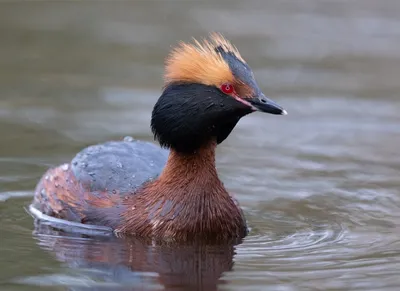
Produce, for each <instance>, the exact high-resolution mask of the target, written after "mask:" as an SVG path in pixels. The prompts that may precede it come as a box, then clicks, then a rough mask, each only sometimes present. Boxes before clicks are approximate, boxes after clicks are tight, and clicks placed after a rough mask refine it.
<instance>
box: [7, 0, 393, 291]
mask: <svg viewBox="0 0 400 291" xmlns="http://www.w3.org/2000/svg"><path fill="white" fill-rule="evenodd" d="M399 19H400V2H398V1H394V0H393V1H389V0H387V1H378V0H374V1H373V0H355V1H339V0H336V1H334V0H331V1H318V0H306V1H296V0H286V1H281V0H275V1H234V0H232V1H177V0H176V1H150V0H149V1H1V2H0V39H1V42H0V136H1V139H0V233H1V235H0V288H1V289H2V290H39V289H42V288H45V290H61V289H68V288H69V289H70V290H158V289H160V288H165V289H167V290H257V291H258V290H284V291H289V290H335V291H337V290H385V291H387V290H398V289H399V287H400V276H399V275H400V271H399V268H400V239H399V236H400V214H399V213H400V212H399V208H400V190H399V189H400V180H399V173H400V156H399V155H398V149H399V146H400V117H399V114H398V112H399V110H400V99H399V94H400V83H399V82H398V76H400V50H399V47H400V20H399ZM211 30H218V31H221V32H223V33H224V34H225V35H226V36H227V37H228V38H229V39H231V40H232V41H233V42H234V43H235V45H236V46H238V48H239V49H240V51H241V53H242V55H243V56H244V58H245V59H246V60H247V61H248V63H249V64H250V65H251V66H252V68H253V69H254V71H255V74H256V77H257V79H258V82H259V83H260V86H261V87H262V89H263V91H264V92H265V94H266V95H267V96H270V97H271V98H272V99H274V100H276V101H277V102H279V104H281V105H283V106H284V107H285V109H287V111H288V112H289V115H287V116H284V117H282V116H278V117H277V116H270V115H265V114H253V115H251V116H248V117H246V118H244V119H243V120H242V121H241V122H240V123H239V125H238V126H237V128H236V129H235V130H234V132H233V133H232V135H231V136H230V137H229V138H228V139H227V141H226V142H225V143H224V144H223V145H222V146H221V147H220V148H219V149H218V169H219V172H220V175H221V178H222V179H223V180H224V182H225V185H226V187H227V188H228V189H229V190H230V192H232V193H233V194H234V195H235V196H236V197H237V198H238V199H239V201H240V203H241V205H242V206H243V208H244V209H245V213H246V216H247V218H248V220H249V224H250V226H251V228H252V229H251V233H250V235H249V236H248V237H247V238H246V239H245V240H244V241H243V242H232V243H230V244H226V245H224V246H206V245H186V246H180V247H171V246H169V245H157V244H148V243H147V242H143V241H141V240H139V239H138V240H129V241H127V240H121V239H113V238H111V237H108V236H102V237H101V238H97V239H91V238H89V237H81V236H79V235H77V234H75V235H72V234H69V235H66V234H65V233H62V232H61V233H60V232H58V231H56V230H52V229H49V228H48V227H47V226H46V225H40V226H37V227H36V230H35V231H34V229H35V228H34V224H33V220H32V218H31V217H30V216H29V215H28V214H27V213H26V212H25V210H24V207H26V206H28V205H29V203H30V201H31V198H32V194H33V188H34V186H35V184H36V182H37V180H38V179H39V177H40V176H41V175H42V173H43V172H44V171H45V169H47V167H49V166H52V165H58V164H61V163H64V162H66V161H68V160H70V159H71V158H72V157H73V155H74V154H75V153H76V152H77V151H79V150H80V149H81V148H83V147H85V146H86V145H89V144H92V143H97V142H103V141H106V140H110V139H123V138H124V137H125V136H128V135H131V136H134V137H135V138H140V139H144V140H152V137H151V135H150V130H149V120H150V112H151V108H152V106H153V104H154V103H155V101H156V99H157V97H158V96H159V94H160V87H161V86H162V78H161V74H162V63H163V59H164V57H165V55H166V54H167V52H168V50H169V48H170V46H171V45H174V44H175V43H176V42H177V41H178V40H188V39H190V37H191V36H196V37H201V36H204V35H206V34H207V32H208V31H211ZM163 286H164V287H163Z"/></svg>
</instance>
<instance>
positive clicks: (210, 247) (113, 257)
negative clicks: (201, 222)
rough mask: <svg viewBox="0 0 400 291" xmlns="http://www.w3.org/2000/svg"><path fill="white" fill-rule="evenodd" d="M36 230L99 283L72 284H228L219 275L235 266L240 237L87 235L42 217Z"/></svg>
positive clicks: (40, 239)
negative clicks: (176, 240)
mask: <svg viewBox="0 0 400 291" xmlns="http://www.w3.org/2000/svg"><path fill="white" fill-rule="evenodd" d="M34 236H35V238H36V239H37V240H38V244H39V245H40V247H41V248H43V249H45V250H46V251H48V252H50V253H51V254H53V255H54V256H55V257H56V259H57V260H58V261H60V262H63V263H65V264H66V265H67V266H68V267H69V268H71V269H72V270H73V271H74V272H75V271H76V272H78V273H79V275H80V276H81V275H82V276H84V277H85V278H89V279H90V282H94V283H95V284H93V285H92V286H91V284H90V283H85V286H74V287H73V286H70V287H69V290H110V286H112V287H111V289H112V290H114V289H116V290H160V289H161V290H176V291H178V290H179V291H181V290H207V291H212V290H218V288H219V286H220V285H224V284H226V281H224V280H223V279H220V278H221V276H222V275H223V273H224V272H227V271H230V270H232V268H233V265H234V262H233V256H234V254H235V246H236V245H237V244H239V243H241V240H240V239H235V240H232V241H229V242H227V241H224V242H223V243H218V242H207V241H195V242H191V243H185V244H182V243H174V242H166V241H163V242H162V241H159V242H155V241H154V240H150V239H144V238H132V237H130V238H116V237H114V236H111V235H109V236H105V235H103V236H88V235H86V234H73V233H72V234H71V233H70V232H65V231H63V230H58V229H55V228H54V227H53V226H51V225H49V224H45V223H41V222H40V221H36V222H35V231H34ZM88 285H89V286H88ZM160 287H161V288H160Z"/></svg>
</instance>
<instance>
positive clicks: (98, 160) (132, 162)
mask: <svg viewBox="0 0 400 291" xmlns="http://www.w3.org/2000/svg"><path fill="white" fill-rule="evenodd" d="M167 158H168V151H167V150H164V149H161V148H160V147H159V146H157V145H155V144H152V143H149V142H144V141H138V140H132V141H110V142H106V143H103V144H98V145H94V146H90V147H87V148H85V149H83V150H82V151H81V152H80V153H78V154H77V155H76V156H75V158H74V159H73V160H72V161H71V169H72V172H73V173H74V175H75V177H76V178H77V179H78V181H79V182H80V183H82V184H85V185H90V189H91V190H92V191H104V190H106V189H107V190H111V191H112V190H116V191H118V192H120V193H126V192H132V191H135V190H136V189H137V188H139V187H140V186H141V185H142V184H143V183H145V182H146V181H148V180H149V179H152V178H154V177H156V176H158V174H159V173H160V172H161V170H162V168H163V167H164V165H165V163H166V161H167Z"/></svg>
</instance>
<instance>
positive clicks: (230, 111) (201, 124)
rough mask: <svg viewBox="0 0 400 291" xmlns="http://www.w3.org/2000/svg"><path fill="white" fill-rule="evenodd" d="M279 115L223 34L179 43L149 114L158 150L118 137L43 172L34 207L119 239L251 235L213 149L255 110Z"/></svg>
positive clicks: (149, 144) (153, 145) (277, 107)
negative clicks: (105, 230) (219, 170)
mask: <svg viewBox="0 0 400 291" xmlns="http://www.w3.org/2000/svg"><path fill="white" fill-rule="evenodd" d="M256 111H258V112H263V113H270V114H274V115H286V114H287V112H286V111H285V110H284V109H283V108H282V107H281V106H280V105H278V104H277V103H275V102H274V101H272V100H271V99H269V98H267V97H266V96H265V95H264V94H263V92H262V91H261V89H260V87H259V86H258V84H257V82H256V80H255V76H254V73H253V71H252V69H251V68H250V66H249V65H248V64H247V63H246V61H245V60H244V58H243V57H242V56H241V54H240V53H239V50H238V49H237V48H236V47H235V46H234V45H233V44H232V43H231V42H230V41H229V40H227V39H226V38H225V37H224V36H223V35H222V34H220V33H215V32H214V33H210V34H209V35H208V36H207V37H205V38H202V39H200V40H197V39H195V38H193V39H192V40H191V41H189V42H179V43H178V44H177V45H176V46H175V47H174V48H173V49H172V50H171V51H170V53H169V54H168V56H167V57H166V60H165V72H164V86H163V88H162V92H161V96H160V97H159V98H158V100H157V101H156V103H155V105H154V107H153V110H152V113H151V122H150V123H151V124H150V127H151V131H152V133H153V136H154V138H155V140H157V141H158V143H159V145H157V144H156V143H153V142H149V141H142V140H136V139H133V138H125V139H121V140H112V141H107V142H104V143H100V144H95V145H91V146H88V147H86V148H84V149H82V150H81V151H80V152H79V153H77V154H76V156H75V157H74V158H73V159H72V160H71V161H70V162H69V163H65V164H62V165H59V166H57V167H53V168H50V169H48V170H47V172H45V173H44V175H43V176H42V177H41V179H40V180H39V182H38V184H37V186H36V188H35V192H34V198H33V201H32V204H31V206H32V208H33V209H35V210H36V211H39V212H40V213H42V214H45V215H48V216H51V217H55V218H58V219H63V220H66V221H69V222H77V223H81V224H88V225H95V226H106V227H109V228H111V229H112V230H113V232H114V234H116V235H124V236H140V237H147V238H153V239H169V240H176V241H187V240H192V239H210V240H211V239H213V240H215V239H217V240H220V239H232V238H243V237H245V236H246V235H247V234H248V231H249V228H248V225H247V221H246V218H245V216H244V212H243V210H242V209H241V207H240V205H239V203H238V201H237V200H236V199H235V198H234V197H233V196H232V195H230V194H229V193H228V191H227V190H226V188H225V186H224V184H223V182H222V181H221V180H220V178H219V176H218V173H217V170H216V162H215V161H216V157H215V154H216V147H217V146H218V145H219V144H221V143H222V142H223V141H224V140H225V139H226V138H227V137H228V136H229V134H230V133H231V132H232V130H233V129H234V127H235V126H236V124H237V123H238V121H239V120H240V119H241V118H242V117H244V116H246V115H248V114H250V113H253V112H256Z"/></svg>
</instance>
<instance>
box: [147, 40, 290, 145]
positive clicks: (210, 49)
mask: <svg viewBox="0 0 400 291" xmlns="http://www.w3.org/2000/svg"><path fill="white" fill-rule="evenodd" d="M254 111H260V112H265V113H271V114H280V115H285V114H286V111H285V110H284V109H283V108H281V107H280V106H279V105H277V104H276V103H275V102H273V101H272V100H270V99H268V98H266V97H265V95H264V94H263V93H262V92H261V90H260V88H259V86H258V84H257V82H256V80H255V77H254V74H253V71H252V70H251V68H250V67H249V65H248V64H247V63H246V62H245V61H244V59H243V58H242V57H241V55H240V53H239V51H238V50H237V49H236V47H234V46H233V45H232V44H231V43H230V42H229V41H227V40H226V39H225V38H224V37H223V36H222V35H220V34H216V33H214V34H211V36H210V38H209V39H205V40H203V41H202V42H199V41H197V40H194V41H193V43H180V44H179V46H177V47H176V48H175V49H173V50H172V52H171V54H170V55H169V56H168V58H167V60H166V68H165V86H164V91H163V94H162V95H161V97H160V98H159V99H158V101H157V103H156V105H155V106H154V109H153V114H152V120H151V127H152V131H153V133H154V135H155V137H156V138H157V139H158V140H159V142H160V144H161V145H162V146H164V147H168V148H173V149H174V150H176V151H179V152H186V153H191V152H194V151H196V150H197V149H199V148H201V147H202V146H204V144H206V143H207V142H209V141H212V140H213V139H214V140H215V141H216V142H217V143H221V142H222V141H223V140H225V139H226V138H227V137H228V135H229V134H230V132H231V131H232V129H233V128H234V127H235V125H236V123H237V122H238V121H239V119H240V118H241V117H243V116H245V115H247V114H249V113H251V112H254Z"/></svg>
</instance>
